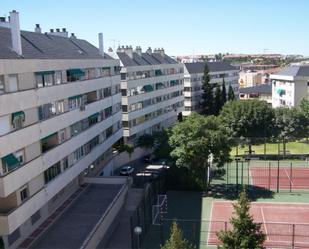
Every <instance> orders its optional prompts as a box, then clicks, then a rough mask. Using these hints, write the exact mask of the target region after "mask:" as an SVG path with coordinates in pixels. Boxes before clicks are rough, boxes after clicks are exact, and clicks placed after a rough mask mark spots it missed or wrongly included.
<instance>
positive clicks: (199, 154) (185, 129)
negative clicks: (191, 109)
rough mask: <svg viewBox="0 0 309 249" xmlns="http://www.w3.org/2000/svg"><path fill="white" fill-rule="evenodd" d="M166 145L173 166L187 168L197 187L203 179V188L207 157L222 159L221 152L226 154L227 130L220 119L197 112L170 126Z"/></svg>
mask: <svg viewBox="0 0 309 249" xmlns="http://www.w3.org/2000/svg"><path fill="white" fill-rule="evenodd" d="M169 144H170V146H171V156H172V157H173V158H174V159H175V163H176V166H178V167H187V168H189V169H190V171H191V172H192V174H193V175H194V176H195V177H196V179H197V181H198V182H199V183H200V186H202V185H203V182H204V188H205V189H207V187H208V182H207V179H208V167H209V163H208V159H209V156H210V155H211V154H212V155H213V158H214V159H215V160H216V159H219V158H220V159H222V158H224V157H223V156H222V155H226V156H228V155H229V152H230V150H231V146H230V142H229V137H228V133H227V130H226V129H225V128H223V127H222V125H221V123H220V120H219V119H218V118H217V117H214V116H209V117H204V116H202V115H199V114H197V113H193V114H192V115H190V116H189V117H187V118H186V119H184V121H183V122H181V123H178V124H177V125H176V126H174V127H173V129H172V131H171V135H170V137H169ZM203 176H204V177H203ZM203 178H204V180H203Z"/></svg>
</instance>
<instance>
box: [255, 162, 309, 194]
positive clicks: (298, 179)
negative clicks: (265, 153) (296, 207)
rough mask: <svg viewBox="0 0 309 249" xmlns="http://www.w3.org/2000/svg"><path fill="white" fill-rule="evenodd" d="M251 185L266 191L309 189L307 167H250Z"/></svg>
mask: <svg viewBox="0 0 309 249" xmlns="http://www.w3.org/2000/svg"><path fill="white" fill-rule="evenodd" d="M250 176H251V184H252V185H254V186H258V187H262V188H267V189H277V188H278V189H282V190H286V189H309V168H308V167H297V168H294V167H293V168H292V167H290V168H289V167H280V168H275V167H269V168H267V167H250Z"/></svg>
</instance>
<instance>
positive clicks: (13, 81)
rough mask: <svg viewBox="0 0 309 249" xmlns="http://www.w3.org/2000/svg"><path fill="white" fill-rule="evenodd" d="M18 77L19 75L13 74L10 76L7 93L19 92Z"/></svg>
mask: <svg viewBox="0 0 309 249" xmlns="http://www.w3.org/2000/svg"><path fill="white" fill-rule="evenodd" d="M17 85H18V77H17V74H11V75H9V84H8V89H7V92H17V90H18V87H17Z"/></svg>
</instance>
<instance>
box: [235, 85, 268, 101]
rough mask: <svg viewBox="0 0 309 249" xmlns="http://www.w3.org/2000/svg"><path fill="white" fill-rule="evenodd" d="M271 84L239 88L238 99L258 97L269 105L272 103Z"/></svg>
mask: <svg viewBox="0 0 309 249" xmlns="http://www.w3.org/2000/svg"><path fill="white" fill-rule="evenodd" d="M271 95H272V86H271V85H270V84H261V85H257V86H252V87H245V88H240V89H239V99H240V100H246V99H258V100H261V101H266V102H267V103H268V104H269V105H271V104H272V97H271Z"/></svg>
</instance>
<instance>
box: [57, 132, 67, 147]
mask: <svg viewBox="0 0 309 249" xmlns="http://www.w3.org/2000/svg"><path fill="white" fill-rule="evenodd" d="M58 136H59V144H61V143H63V142H64V141H65V140H66V130H65V129H62V130H61V131H59V133H58Z"/></svg>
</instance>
